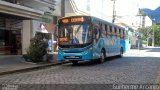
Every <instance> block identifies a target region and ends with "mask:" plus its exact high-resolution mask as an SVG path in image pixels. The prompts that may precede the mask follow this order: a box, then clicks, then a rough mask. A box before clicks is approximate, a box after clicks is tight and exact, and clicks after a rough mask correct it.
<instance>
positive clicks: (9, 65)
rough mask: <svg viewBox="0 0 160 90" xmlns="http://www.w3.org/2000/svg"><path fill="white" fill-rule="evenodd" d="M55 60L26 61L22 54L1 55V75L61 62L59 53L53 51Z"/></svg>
mask: <svg viewBox="0 0 160 90" xmlns="http://www.w3.org/2000/svg"><path fill="white" fill-rule="evenodd" d="M53 55H54V56H53V58H54V59H53V60H52V61H51V62H46V63H38V64H37V63H32V62H25V60H24V59H23V58H22V56H21V55H6V56H0V75H5V74H11V73H16V72H24V71H29V70H34V69H40V68H44V67H48V66H53V65H59V64H61V63H60V62H59V61H58V60H57V53H53Z"/></svg>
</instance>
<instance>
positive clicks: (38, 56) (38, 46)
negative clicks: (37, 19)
mask: <svg viewBox="0 0 160 90" xmlns="http://www.w3.org/2000/svg"><path fill="white" fill-rule="evenodd" d="M47 47H48V44H47V41H45V40H44V39H43V37H42V36H41V35H35V37H34V38H32V39H31V44H30V46H29V48H28V49H27V55H26V56H27V58H28V59H30V60H31V61H33V62H42V61H43V57H44V56H45V55H47Z"/></svg>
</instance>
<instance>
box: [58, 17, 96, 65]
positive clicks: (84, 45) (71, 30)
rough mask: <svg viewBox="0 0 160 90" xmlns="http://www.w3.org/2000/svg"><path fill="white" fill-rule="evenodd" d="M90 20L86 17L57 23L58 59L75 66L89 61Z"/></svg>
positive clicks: (90, 45) (90, 55) (90, 53)
mask: <svg viewBox="0 0 160 90" xmlns="http://www.w3.org/2000/svg"><path fill="white" fill-rule="evenodd" d="M90 22H91V18H90V17H87V16H73V17H65V18H62V19H60V20H59V21H58V44H59V50H58V59H59V60H60V61H71V62H72V63H73V64H76V63H77V62H78V61H81V60H91V59H92V57H93V50H92V47H93V46H92V30H91V23H90Z"/></svg>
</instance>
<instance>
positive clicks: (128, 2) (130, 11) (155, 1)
mask: <svg viewBox="0 0 160 90" xmlns="http://www.w3.org/2000/svg"><path fill="white" fill-rule="evenodd" d="M159 6H160V0H116V5H115V7H116V11H117V12H116V14H117V16H122V17H121V18H117V19H118V20H119V21H122V22H126V23H128V24H129V25H136V26H137V25H138V24H139V20H140V19H139V17H137V16H136V15H137V14H138V8H149V9H152V10H155V9H156V8H158V7H159Z"/></svg>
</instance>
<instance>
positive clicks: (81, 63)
mask: <svg viewBox="0 0 160 90" xmlns="http://www.w3.org/2000/svg"><path fill="white" fill-rule="evenodd" d="M117 59H119V57H117V56H114V57H107V58H106V59H105V62H103V63H107V62H109V61H112V60H117ZM103 63H99V62H98V60H92V61H79V62H78V64H76V65H73V64H72V63H69V64H63V65H64V66H73V67H77V66H95V65H99V64H103Z"/></svg>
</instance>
